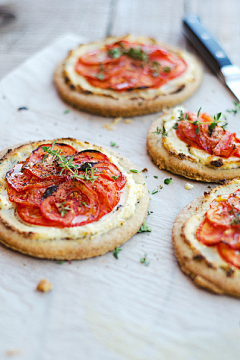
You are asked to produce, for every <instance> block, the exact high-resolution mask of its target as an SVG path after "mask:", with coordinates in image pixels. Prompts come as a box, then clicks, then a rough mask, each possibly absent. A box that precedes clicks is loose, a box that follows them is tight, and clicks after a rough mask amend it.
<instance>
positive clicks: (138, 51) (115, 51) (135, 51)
mask: <svg viewBox="0 0 240 360" xmlns="http://www.w3.org/2000/svg"><path fill="white" fill-rule="evenodd" d="M119 46H120V47H113V48H111V49H109V50H108V55H109V56H110V57H111V58H112V59H118V58H120V56H122V55H127V56H129V57H131V58H133V59H135V60H141V61H143V62H148V54H147V53H146V52H145V51H143V49H142V48H141V47H136V48H133V47H130V48H129V49H126V48H125V47H124V46H123V44H122V43H121V42H120V43H119Z"/></svg>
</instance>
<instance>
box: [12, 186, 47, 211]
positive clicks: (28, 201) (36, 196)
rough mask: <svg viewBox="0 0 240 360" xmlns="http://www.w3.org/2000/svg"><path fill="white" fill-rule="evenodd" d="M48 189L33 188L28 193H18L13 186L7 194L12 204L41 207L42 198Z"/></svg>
mask: <svg viewBox="0 0 240 360" xmlns="http://www.w3.org/2000/svg"><path fill="white" fill-rule="evenodd" d="M46 189H47V187H43V188H38V187H36V188H31V189H29V190H26V191H20V192H18V191H16V190H15V189H13V188H12V187H11V186H8V188H7V192H8V197H9V200H10V201H11V202H15V203H19V204H22V205H27V206H40V204H41V200H42V196H43V194H44V192H45V191H46Z"/></svg>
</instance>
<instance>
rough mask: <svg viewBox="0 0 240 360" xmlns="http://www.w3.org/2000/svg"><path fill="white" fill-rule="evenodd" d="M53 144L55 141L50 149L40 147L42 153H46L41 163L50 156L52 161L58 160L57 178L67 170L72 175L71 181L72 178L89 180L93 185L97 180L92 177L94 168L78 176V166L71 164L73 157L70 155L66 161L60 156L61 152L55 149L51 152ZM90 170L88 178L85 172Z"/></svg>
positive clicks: (95, 177)
mask: <svg viewBox="0 0 240 360" xmlns="http://www.w3.org/2000/svg"><path fill="white" fill-rule="evenodd" d="M55 143H56V141H54V142H53V143H52V146H51V147H48V146H42V149H43V151H44V152H46V154H45V155H44V156H43V159H42V163H43V162H44V161H45V159H47V158H48V156H49V155H51V156H52V157H53V161H54V160H55V159H58V161H59V164H58V166H59V167H60V168H61V171H60V173H59V176H61V175H62V173H63V171H64V170H68V171H70V172H71V173H72V179H74V178H77V179H84V180H89V181H91V182H92V183H93V182H94V181H95V180H96V179H97V178H98V176H94V172H95V171H97V170H96V169H95V168H93V167H91V166H89V167H87V168H86V170H85V174H84V175H83V174H78V165H74V164H73V163H72V161H73V158H74V155H72V156H71V157H70V159H69V160H67V159H66V157H65V156H64V155H62V154H61V150H57V149H56V150H53V148H54V145H55ZM90 169H91V175H90V177H89V176H88V174H87V172H88V170H90Z"/></svg>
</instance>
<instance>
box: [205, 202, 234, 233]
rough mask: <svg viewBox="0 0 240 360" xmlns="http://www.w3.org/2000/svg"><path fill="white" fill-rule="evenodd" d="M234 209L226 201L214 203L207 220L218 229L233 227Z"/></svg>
mask: <svg viewBox="0 0 240 360" xmlns="http://www.w3.org/2000/svg"><path fill="white" fill-rule="evenodd" d="M231 212H232V207H231V205H230V204H229V203H228V202H227V199H226V201H220V202H219V201H213V202H212V203H211V207H210V209H209V210H208V212H207V214H206V218H207V219H208V220H209V221H210V222H211V223H212V224H213V225H214V226H215V227H216V226H220V227H221V228H222V227H224V228H227V227H229V226H230V225H231V221H232V218H233V214H232V215H231Z"/></svg>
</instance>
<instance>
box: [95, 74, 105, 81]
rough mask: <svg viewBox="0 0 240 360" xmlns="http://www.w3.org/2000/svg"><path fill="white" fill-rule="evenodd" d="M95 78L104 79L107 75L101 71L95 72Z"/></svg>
mask: <svg viewBox="0 0 240 360" xmlns="http://www.w3.org/2000/svg"><path fill="white" fill-rule="evenodd" d="M95 78H96V79H98V80H104V78H105V75H104V73H102V72H100V73H97V74H95Z"/></svg>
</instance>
